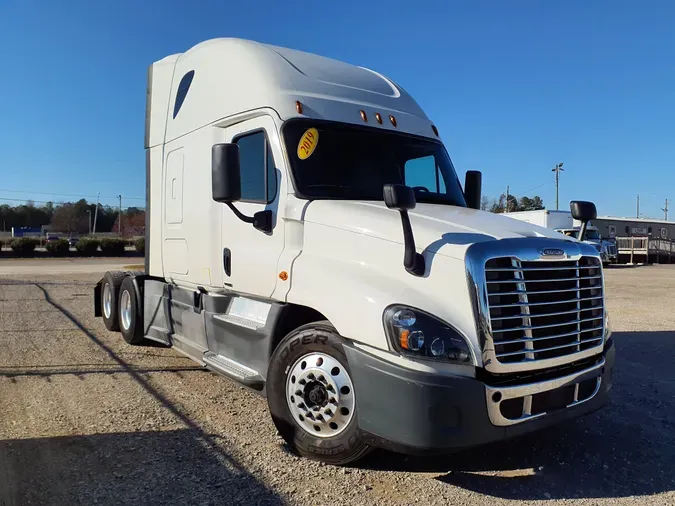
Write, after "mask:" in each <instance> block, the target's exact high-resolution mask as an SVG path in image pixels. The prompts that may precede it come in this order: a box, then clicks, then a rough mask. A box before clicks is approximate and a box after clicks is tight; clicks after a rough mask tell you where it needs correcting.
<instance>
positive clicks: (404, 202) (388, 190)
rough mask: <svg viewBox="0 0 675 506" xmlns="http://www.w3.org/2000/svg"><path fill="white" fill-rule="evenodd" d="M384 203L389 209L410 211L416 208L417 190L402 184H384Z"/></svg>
mask: <svg viewBox="0 0 675 506" xmlns="http://www.w3.org/2000/svg"><path fill="white" fill-rule="evenodd" d="M384 203H385V204H386V205H387V207H388V208H389V209H396V210H397V211H408V210H410V209H415V205H416V203H417V202H416V200H415V190H413V189H412V188H410V186H405V185H402V184H385V185H384Z"/></svg>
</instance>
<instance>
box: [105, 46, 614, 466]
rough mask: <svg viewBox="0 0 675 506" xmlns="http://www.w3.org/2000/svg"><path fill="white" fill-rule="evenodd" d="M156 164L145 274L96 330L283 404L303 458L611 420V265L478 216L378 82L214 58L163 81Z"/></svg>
mask: <svg viewBox="0 0 675 506" xmlns="http://www.w3.org/2000/svg"><path fill="white" fill-rule="evenodd" d="M145 149H146V154H147V158H146V160H147V207H146V253H145V255H146V256H145V271H144V272H108V273H106V274H105V276H104V278H103V279H102V280H101V281H100V282H99V283H98V285H97V286H96V289H95V312H96V314H97V315H98V316H102V317H103V319H104V321H105V325H106V327H107V328H108V329H110V330H119V331H121V333H122V335H123V337H124V339H125V340H126V341H127V342H128V343H130V344H140V343H142V342H143V341H144V340H146V339H150V340H154V341H159V342H161V343H164V344H166V345H169V346H172V347H173V348H174V349H176V350H177V351H179V352H180V353H183V354H185V355H187V356H188V357H190V358H191V359H193V360H195V361H196V362H198V363H200V364H202V365H204V366H205V367H207V368H209V369H211V370H213V371H215V372H217V373H220V374H222V375H225V376H227V377H229V378H231V379H233V380H235V381H237V382H239V383H241V384H242V385H245V386H247V387H249V388H251V389H253V390H254V391H256V392H259V393H260V394H261V395H263V396H265V397H266V398H267V401H268V405H269V410H270V413H271V416H272V418H273V420H274V423H275V424H276V426H277V428H278V430H279V432H280V433H281V435H282V436H283V437H284V438H285V440H286V441H287V442H288V444H289V445H290V446H291V447H292V448H294V449H295V450H296V451H297V452H298V453H300V454H302V455H305V456H308V457H311V458H315V459H320V460H323V461H325V462H328V463H333V464H344V463H347V462H351V461H354V460H356V459H358V458H359V457H361V456H363V455H365V454H366V453H367V452H368V450H369V449H370V448H373V447H385V448H389V449H393V450H396V451H401V452H407V453H423V452H427V451H433V452H445V451H451V450H453V449H457V448H461V447H466V446H472V445H478V444H482V443H486V442H490V441H496V440H501V439H504V438H508V437H512V436H516V435H519V434H524V433H528V432H531V431H534V430H537V429H541V428H543V427H547V426H550V425H552V424H554V423H557V422H560V421H561V420H564V419H569V418H573V417H578V416H580V415H583V414H586V413H589V412H591V411H593V410H596V409H598V408H599V407H600V406H602V405H603V404H605V403H606V402H607V400H608V398H609V391H610V388H611V385H612V380H611V378H612V367H613V363H614V347H613V343H612V340H611V338H610V330H609V325H608V318H607V312H606V309H605V299H604V295H605V294H604V285H603V271H602V266H601V263H600V258H599V256H598V252H597V251H596V250H595V249H594V248H593V247H591V246H589V245H587V244H584V243H583V242H579V241H577V240H575V239H573V238H567V237H564V236H562V235H560V234H558V233H556V232H553V231H551V230H547V229H546V228H541V227H537V226H533V225H530V224H527V223H521V222H518V221H515V220H511V219H509V218H506V217H503V216H497V215H494V214H490V213H485V212H481V211H479V210H478V207H479V202H480V191H481V181H480V173H478V172H473V171H469V172H467V173H466V178H465V184H464V188H462V186H461V185H460V182H459V179H458V177H457V175H456V173H455V169H454V167H453V165H452V163H451V161H450V158H449V156H448V154H447V152H446V150H445V148H444V146H443V144H442V142H441V141H440V139H439V133H438V131H437V129H436V127H435V126H434V124H433V123H432V122H431V121H430V120H429V118H427V116H426V115H425V113H424V112H423V111H422V110H421V109H420V107H419V106H418V105H417V103H416V102H415V101H414V100H413V98H412V97H411V96H410V95H409V94H408V93H406V91H405V90H404V89H403V88H401V86H399V85H398V84H396V83H395V82H394V81H392V80H391V79H388V78H387V77H385V76H383V75H382V74H379V73H377V72H375V71H373V70H369V69H366V68H361V67H356V66H352V65H348V64H345V63H341V62H338V61H335V60H332V59H328V58H323V57H320V56H316V55H313V54H308V53H304V52H299V51H294V50H290V49H285V48H281V47H274V46H269V45H264V44H259V43H255V42H251V41H245V40H237V39H215V40H209V41H206V42H203V43H201V44H199V45H197V46H195V47H193V48H192V49H190V50H189V51H187V52H185V53H183V54H175V55H172V56H168V57H166V58H164V59H162V60H160V61H158V62H156V63H154V64H153V65H152V66H151V67H150V69H149V77H148V88H147V109H146V136H145ZM572 209H573V211H574V214H575V217H577V218H578V219H581V220H582V221H584V222H585V221H587V220H588V219H592V218H594V217H595V206H593V204H591V203H584V202H576V203H572Z"/></svg>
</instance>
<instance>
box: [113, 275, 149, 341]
mask: <svg viewBox="0 0 675 506" xmlns="http://www.w3.org/2000/svg"><path fill="white" fill-rule="evenodd" d="M118 307H119V327H120V331H121V332H122V337H123V338H124V340H125V341H126V342H127V343H129V344H134V345H136V344H141V343H142V342H143V340H144V335H143V305H142V304H141V303H140V302H139V300H138V298H137V297H136V289H135V287H134V280H133V278H132V277H131V276H126V277H125V278H124V281H122V285H121V286H120V295H119V305H118Z"/></svg>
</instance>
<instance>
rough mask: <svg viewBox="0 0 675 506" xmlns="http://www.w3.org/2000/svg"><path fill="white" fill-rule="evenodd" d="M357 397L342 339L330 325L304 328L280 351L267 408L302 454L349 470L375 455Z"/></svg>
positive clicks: (272, 370)
mask: <svg viewBox="0 0 675 506" xmlns="http://www.w3.org/2000/svg"><path fill="white" fill-rule="evenodd" d="M355 396H356V392H355V390H354V387H353V384H352V380H351V375H350V371H349V364H348V362H347V357H346V356H345V353H344V350H343V347H342V338H341V337H340V335H339V334H338V333H337V331H336V330H335V329H334V328H333V327H332V326H331V325H330V323H328V322H318V323H311V324H308V325H304V326H302V327H300V328H298V329H296V330H294V331H293V332H291V333H290V334H289V335H288V336H286V337H285V338H284V339H283V340H282V341H281V343H280V344H279V346H278V347H277V349H276V350H275V352H274V354H273V356H272V359H271V361H270V368H269V371H268V375H267V402H268V405H269V409H270V413H271V415H272V420H273V421H274V424H275V425H276V427H277V430H278V431H279V433H280V434H281V436H282V437H283V438H284V440H285V441H286V443H288V445H289V446H290V447H291V448H292V449H293V450H294V451H295V452H297V453H298V454H300V455H302V456H304V457H307V458H310V459H314V460H320V461H322V462H325V463H328V464H334V465H344V464H348V463H350V462H354V461H356V460H358V459H360V458H361V457H363V456H364V455H366V454H367V453H368V452H369V451H370V447H369V446H368V445H367V444H366V443H365V441H364V438H363V435H362V434H361V430H360V429H359V426H358V421H357V416H356V397H355Z"/></svg>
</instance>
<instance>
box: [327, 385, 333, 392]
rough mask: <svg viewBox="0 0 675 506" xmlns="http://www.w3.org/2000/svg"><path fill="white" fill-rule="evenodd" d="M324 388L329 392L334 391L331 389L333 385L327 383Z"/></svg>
mask: <svg viewBox="0 0 675 506" xmlns="http://www.w3.org/2000/svg"><path fill="white" fill-rule="evenodd" d="M326 390H328V391H329V392H335V390H334V389H333V385H328V386H327V387H326Z"/></svg>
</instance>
